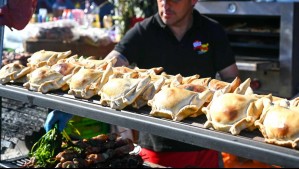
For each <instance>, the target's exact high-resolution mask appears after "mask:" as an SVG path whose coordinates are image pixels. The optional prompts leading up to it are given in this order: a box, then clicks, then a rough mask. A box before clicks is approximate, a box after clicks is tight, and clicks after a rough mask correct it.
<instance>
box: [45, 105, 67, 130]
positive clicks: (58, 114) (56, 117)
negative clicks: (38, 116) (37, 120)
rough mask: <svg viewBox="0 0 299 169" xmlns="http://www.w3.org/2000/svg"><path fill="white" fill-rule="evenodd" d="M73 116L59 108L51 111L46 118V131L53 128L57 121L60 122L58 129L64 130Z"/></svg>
mask: <svg viewBox="0 0 299 169" xmlns="http://www.w3.org/2000/svg"><path fill="white" fill-rule="evenodd" d="M72 117H73V115H72V114H68V113H65V112H62V111H59V110H53V111H51V112H50V113H49V114H48V116H47V119H46V122H45V124H44V128H45V130H46V132H48V131H49V130H51V129H52V128H53V127H54V125H55V123H57V124H58V130H59V131H60V132H62V131H63V129H64V128H65V126H66V124H67V122H68V121H69V120H70V119H71V118H72Z"/></svg>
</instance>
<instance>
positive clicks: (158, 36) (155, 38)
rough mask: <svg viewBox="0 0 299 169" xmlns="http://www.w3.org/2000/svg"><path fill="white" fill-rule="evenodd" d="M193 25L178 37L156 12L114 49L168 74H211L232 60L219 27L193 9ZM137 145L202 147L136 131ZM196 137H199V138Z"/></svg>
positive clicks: (182, 148) (174, 148)
mask: <svg viewBox="0 0 299 169" xmlns="http://www.w3.org/2000/svg"><path fill="white" fill-rule="evenodd" d="M193 16H194V17H193V18H194V19H193V20H194V22H193V25H192V27H191V29H190V30H189V31H188V32H187V33H186V34H185V36H184V37H183V38H182V40H181V41H178V40H177V39H176V38H175V36H174V35H173V34H172V32H171V30H170V29H169V28H168V27H167V26H165V25H164V23H163V22H162V20H161V19H160V17H159V15H158V14H156V15H154V16H152V17H149V18H147V19H145V20H144V21H142V22H140V23H137V24H135V26H134V27H133V28H132V29H130V30H129V31H128V32H127V34H126V35H125V36H124V38H123V39H122V40H121V42H120V43H119V44H118V45H117V46H116V47H115V50H116V51H118V52H120V53H121V54H122V55H124V56H125V57H126V58H127V59H128V60H129V62H130V63H136V64H137V66H138V67H139V68H153V67H160V66H161V67H163V68H164V71H165V72H166V73H168V74H171V75H176V74H179V73H180V74H181V75H183V76H191V75H195V74H199V75H200V76H201V77H211V78H215V75H216V72H218V71H220V70H222V69H223V68H225V67H227V66H230V65H231V64H233V63H235V58H234V55H233V53H232V51H231V48H230V46H229V41H228V39H227V36H226V34H225V32H224V30H223V28H222V27H221V26H220V25H219V24H218V23H217V22H216V21H213V20H211V19H209V18H207V17H205V16H202V15H201V14H200V13H199V12H197V11H196V10H194V11H193ZM139 139H140V140H139V144H140V146H142V147H144V148H148V149H151V150H154V151H157V152H160V151H192V150H199V149H202V148H200V147H197V146H193V145H189V144H185V143H182V142H178V141H175V140H169V139H166V138H162V137H158V136H155V135H152V134H148V133H142V132H141V133H140V138H139ZM199 141H200V140H199Z"/></svg>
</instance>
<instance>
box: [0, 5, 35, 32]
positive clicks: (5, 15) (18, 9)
mask: <svg viewBox="0 0 299 169" xmlns="http://www.w3.org/2000/svg"><path fill="white" fill-rule="evenodd" d="M36 5H37V0H8V2H7V4H6V5H4V6H2V7H1V8H0V25H6V26H8V27H9V28H10V29H12V28H14V29H17V30H22V29H24V28H25V26H26V25H27V24H28V22H29V21H30V19H31V17H32V14H33V13H34V12H35V9H36Z"/></svg>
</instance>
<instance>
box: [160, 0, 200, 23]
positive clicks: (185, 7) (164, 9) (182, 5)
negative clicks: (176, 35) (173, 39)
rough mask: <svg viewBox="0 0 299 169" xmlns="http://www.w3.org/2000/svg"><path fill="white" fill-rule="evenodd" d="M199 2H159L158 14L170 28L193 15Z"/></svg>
mask: <svg viewBox="0 0 299 169" xmlns="http://www.w3.org/2000/svg"><path fill="white" fill-rule="evenodd" d="M196 2H197V0H157V4H158V12H159V15H160V17H161V19H162V21H163V22H164V23H165V24H166V25H168V26H175V25H177V24H179V23H180V22H181V21H182V20H184V19H185V18H186V17H188V15H189V14H191V13H192V10H193V6H194V5H195V3H196Z"/></svg>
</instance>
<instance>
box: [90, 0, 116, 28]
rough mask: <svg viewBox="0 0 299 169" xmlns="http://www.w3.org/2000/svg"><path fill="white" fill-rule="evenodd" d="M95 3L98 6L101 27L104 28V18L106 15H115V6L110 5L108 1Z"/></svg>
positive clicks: (96, 1) (103, 0)
mask: <svg viewBox="0 0 299 169" xmlns="http://www.w3.org/2000/svg"><path fill="white" fill-rule="evenodd" d="M94 3H95V4H96V5H98V8H99V16H100V23H101V27H103V25H104V22H103V18H104V16H105V15H113V14H114V5H113V4H112V3H110V2H109V1H108V0H94Z"/></svg>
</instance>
